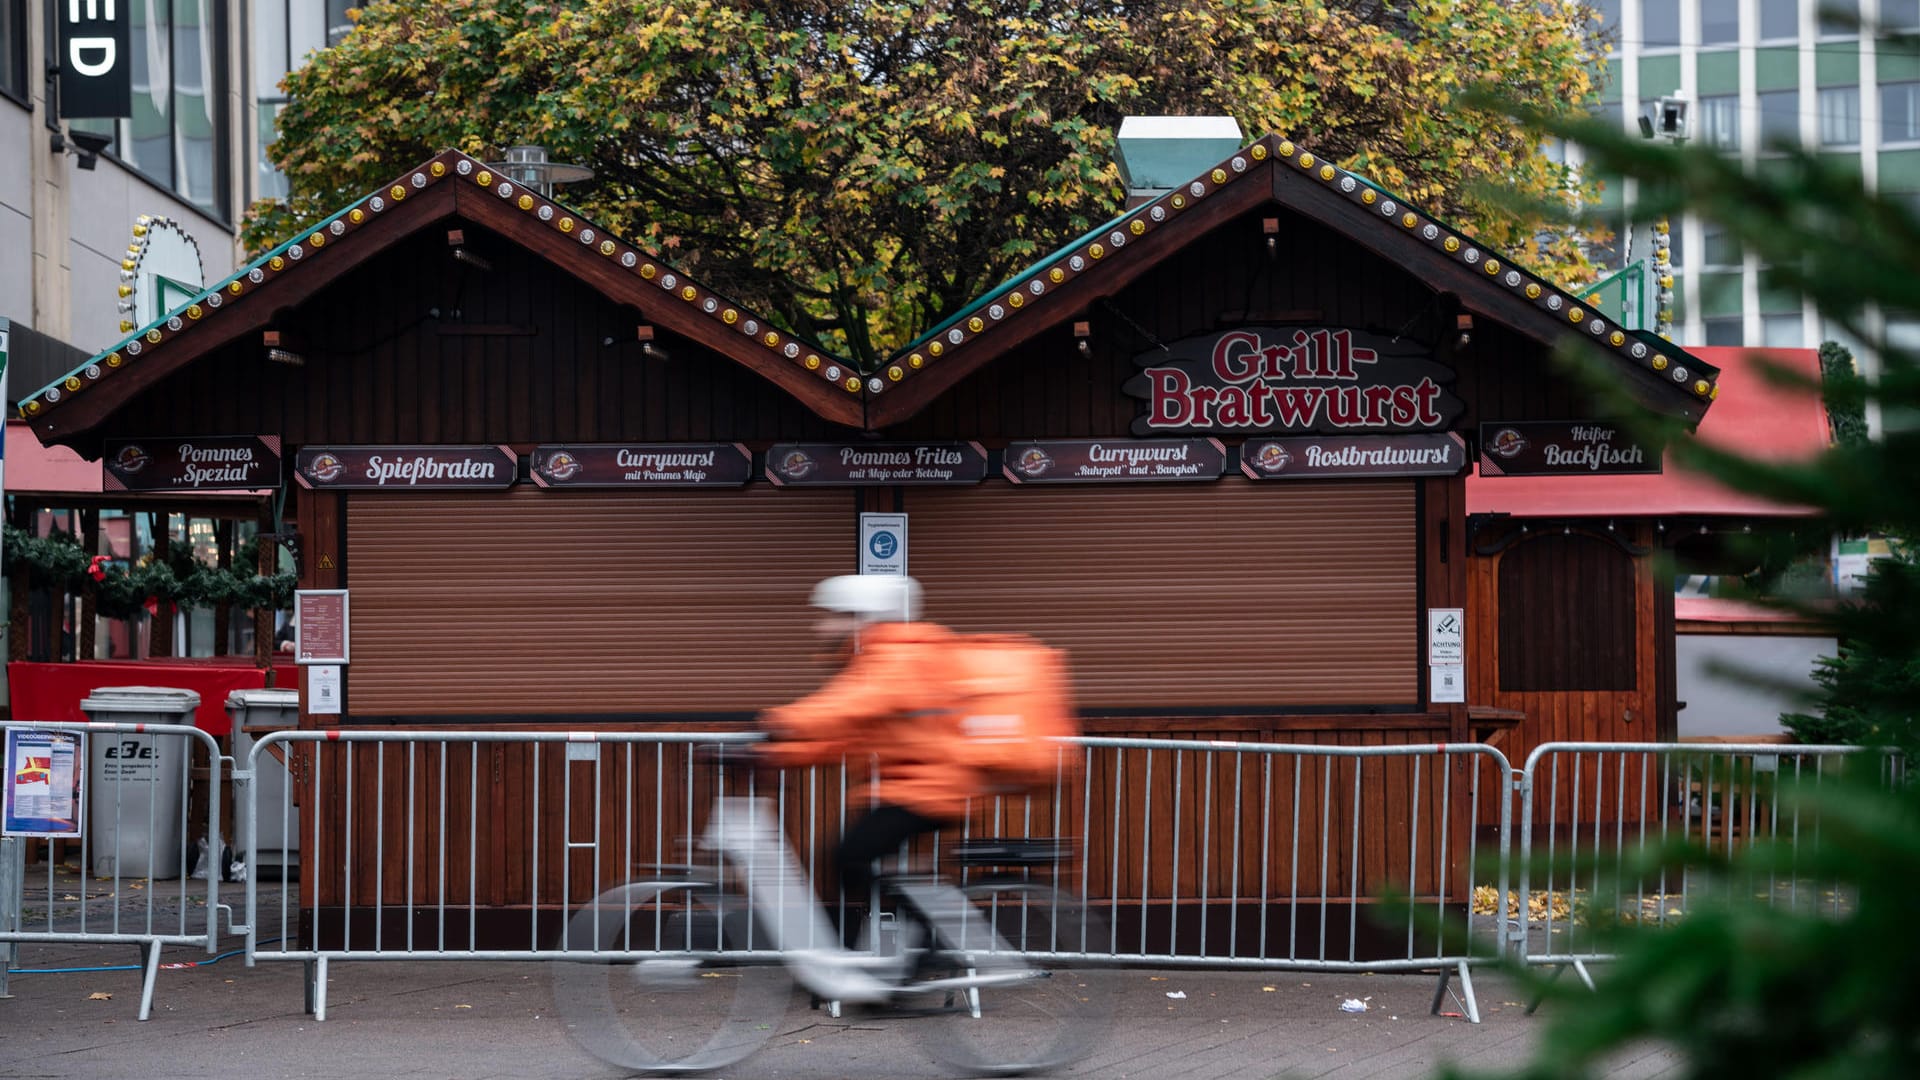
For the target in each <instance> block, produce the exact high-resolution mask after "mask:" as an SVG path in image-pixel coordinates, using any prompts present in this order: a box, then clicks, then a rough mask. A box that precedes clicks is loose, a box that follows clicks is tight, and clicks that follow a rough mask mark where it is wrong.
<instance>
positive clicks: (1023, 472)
mask: <svg viewBox="0 0 1920 1080" xmlns="http://www.w3.org/2000/svg"><path fill="white" fill-rule="evenodd" d="M1001 458H1002V462H1003V464H1002V465H1001V469H1000V471H1001V472H1003V473H1005V474H1006V477H1007V479H1009V480H1011V481H1013V482H1014V483H1016V484H1074V483H1087V482H1092V481H1110V480H1120V481H1127V480H1218V479H1220V474H1221V473H1223V472H1225V471H1226V468H1227V448H1226V447H1225V446H1223V445H1221V443H1220V440H1219V439H1154V440H1133V439H1047V440H1039V441H1033V440H1028V441H1023V442H1015V443H1008V444H1007V449H1006V453H1005V454H1003V455H1001Z"/></svg>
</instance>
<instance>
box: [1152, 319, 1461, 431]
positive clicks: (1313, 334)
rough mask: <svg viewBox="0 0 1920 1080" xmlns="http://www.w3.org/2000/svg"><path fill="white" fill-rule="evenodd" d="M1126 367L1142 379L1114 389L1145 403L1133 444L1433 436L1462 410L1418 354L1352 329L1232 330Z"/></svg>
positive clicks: (1436, 369)
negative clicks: (1244, 437)
mask: <svg viewBox="0 0 1920 1080" xmlns="http://www.w3.org/2000/svg"><path fill="white" fill-rule="evenodd" d="M1134 362H1135V363H1137V364H1139V365H1140V366H1141V367H1142V368H1144V369H1145V370H1143V371H1142V372H1141V373H1140V374H1138V375H1136V376H1134V377H1133V378H1131V379H1128V380H1127V382H1126V384H1125V385H1124V386H1122V387H1121V389H1122V390H1123V391H1125V392H1126V393H1128V394H1130V395H1132V396H1134V397H1137V398H1141V399H1143V400H1144V401H1145V402H1146V410H1145V412H1144V413H1142V415H1140V416H1139V417H1138V418H1136V419H1135V420H1134V422H1133V430H1134V433H1135V434H1138V435H1158V434H1171V433H1176V432H1221V433H1228V434H1234V433H1242V434H1245V433H1253V432H1275V433H1281V432H1310V431H1317V432H1325V433H1328V434H1332V433H1335V432H1349V433H1355V432H1376V431H1377V432H1388V431H1441V430H1445V428H1446V427H1447V425H1448V424H1449V423H1450V422H1451V421H1452V420H1453V418H1454V417H1456V416H1458V415H1459V414H1460V411H1461V409H1462V404H1461V402H1460V400H1459V399H1458V398H1456V397H1454V396H1453V395H1451V394H1449V393H1447V392H1446V390H1445V389H1444V388H1443V385H1442V384H1444V383H1447V382H1450V381H1451V380H1452V379H1453V372H1452V371H1450V370H1448V369H1447V368H1446V367H1445V366H1443V365H1441V364H1438V363H1435V362H1434V361H1433V360H1432V359H1431V358H1430V356H1429V351H1428V350H1427V349H1426V347H1425V346H1423V345H1421V344H1420V343H1419V342H1416V341H1414V340H1412V339H1410V338H1401V339H1399V340H1397V341H1396V340H1394V339H1391V338H1388V337H1386V336H1384V335H1380V334H1370V333H1367V332H1365V331H1361V330H1347V329H1340V328H1336V327H1323V326H1259V327H1242V328H1240V329H1237V330H1228V331H1224V332H1222V333H1218V334H1209V335H1206V336H1204V337H1193V338H1185V339H1183V340H1180V341H1176V342H1173V343H1172V344H1170V345H1168V346H1167V347H1166V348H1164V349H1161V348H1155V349H1151V350H1149V351H1147V352H1144V353H1141V354H1140V355H1139V356H1137V357H1135V358H1134Z"/></svg>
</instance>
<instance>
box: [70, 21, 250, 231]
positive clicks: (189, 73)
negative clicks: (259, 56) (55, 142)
mask: <svg viewBox="0 0 1920 1080" xmlns="http://www.w3.org/2000/svg"><path fill="white" fill-rule="evenodd" d="M128 6H129V8H130V9H131V17H132V31H131V35H130V44H131V49H130V50H129V51H130V52H131V53H132V54H133V55H132V57H131V65H130V71H131V76H132V81H133V115H132V116H131V117H130V118H128V119H125V120H119V121H114V120H75V121H73V122H72V126H74V127H76V128H81V129H83V130H88V131H98V132H101V133H103V134H107V135H112V136H113V137H114V147H115V149H116V151H117V152H118V153H119V155H120V160H122V161H123V162H125V163H126V164H128V165H130V166H132V167H133V168H134V169H135V170H137V171H139V172H140V173H142V174H143V175H145V176H146V177H147V178H148V179H150V180H152V181H154V182H155V183H157V184H159V185H160V186H162V187H164V188H167V189H168V190H170V191H173V192H175V193H176V194H178V195H179V196H180V197H181V198H182V199H184V200H185V201H187V202H189V203H192V204H193V205H194V206H197V207H199V208H200V209H201V210H204V211H206V212H207V214H208V215H210V216H212V217H214V218H217V219H220V220H226V218H227V216H228V212H227V202H228V192H227V188H228V184H227V169H226V162H227V153H228V148H227V104H226V94H225V92H224V90H223V87H224V85H225V83H226V58H225V50H226V31H227V5H226V4H223V3H220V2H219V0H130V2H129V4H128Z"/></svg>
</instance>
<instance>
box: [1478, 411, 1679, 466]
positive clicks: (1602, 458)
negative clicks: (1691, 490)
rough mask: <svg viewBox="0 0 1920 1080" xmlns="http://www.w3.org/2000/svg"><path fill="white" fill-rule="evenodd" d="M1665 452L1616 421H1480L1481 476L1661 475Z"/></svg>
mask: <svg viewBox="0 0 1920 1080" xmlns="http://www.w3.org/2000/svg"><path fill="white" fill-rule="evenodd" d="M1662 464H1663V459H1662V455H1661V453H1660V451H1659V450H1658V449H1656V448H1654V447H1651V446H1647V445H1645V444H1642V443H1640V442H1638V441H1637V440H1635V439H1634V437H1633V436H1632V435H1630V434H1628V433H1627V432H1626V431H1625V430H1623V429H1621V428H1620V427H1618V426H1615V425H1613V424H1598V423H1592V422H1568V421H1565V420H1537V421H1516V422H1512V423H1499V424H1494V423H1488V424H1481V425H1480V475H1481V476H1594V475H1599V476H1616V475H1626V474H1633V473H1657V472H1659V471H1660V470H1661V467H1662Z"/></svg>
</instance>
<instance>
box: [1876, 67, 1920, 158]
mask: <svg viewBox="0 0 1920 1080" xmlns="http://www.w3.org/2000/svg"><path fill="white" fill-rule="evenodd" d="M1880 141H1881V142H1883V143H1897V142H1915V141H1920V82H1906V83H1881V84H1880Z"/></svg>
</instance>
